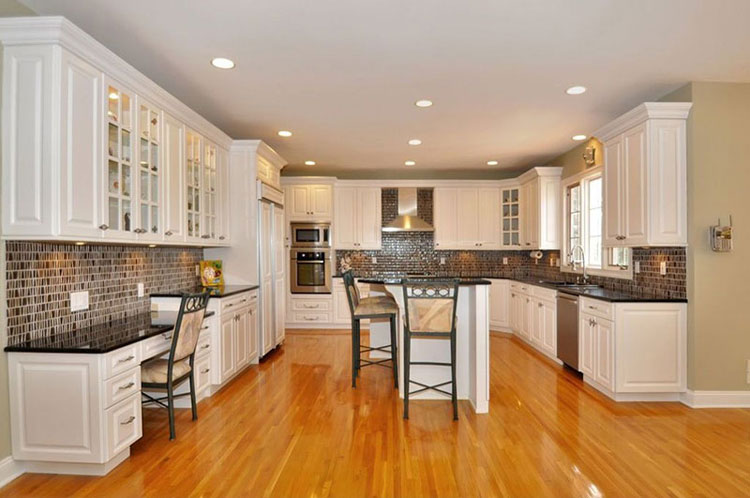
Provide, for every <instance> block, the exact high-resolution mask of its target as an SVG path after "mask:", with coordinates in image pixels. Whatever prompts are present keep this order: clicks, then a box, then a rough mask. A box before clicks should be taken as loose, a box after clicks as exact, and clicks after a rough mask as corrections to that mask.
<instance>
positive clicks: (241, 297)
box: [221, 291, 258, 313]
mask: <svg viewBox="0 0 750 498" xmlns="http://www.w3.org/2000/svg"><path fill="white" fill-rule="evenodd" d="M257 302H258V292H257V291H252V292H243V293H242V294H237V295H236V296H231V297H225V298H224V299H222V300H221V312H222V313H226V312H227V311H234V310H236V309H237V308H241V307H243V306H247V305H248V304H251V303H257Z"/></svg>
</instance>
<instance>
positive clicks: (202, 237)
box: [201, 234, 211, 239]
mask: <svg viewBox="0 0 750 498" xmlns="http://www.w3.org/2000/svg"><path fill="white" fill-rule="evenodd" d="M210 238H211V236H210V235H208V234H206V235H201V239H210Z"/></svg>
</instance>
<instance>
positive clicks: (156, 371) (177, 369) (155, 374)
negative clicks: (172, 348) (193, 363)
mask: <svg viewBox="0 0 750 498" xmlns="http://www.w3.org/2000/svg"><path fill="white" fill-rule="evenodd" d="M168 367H169V360H167V359H163V358H156V359H153V360H149V361H147V362H146V363H144V364H143V365H141V382H143V383H144V384H166V383H167V369H168ZM188 373H190V358H185V359H184V360H180V361H176V362H175V363H174V366H173V367H172V380H174V379H179V378H180V377H182V376H183V375H185V374H188Z"/></svg>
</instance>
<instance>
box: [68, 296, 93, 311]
mask: <svg viewBox="0 0 750 498" xmlns="http://www.w3.org/2000/svg"><path fill="white" fill-rule="evenodd" d="M87 309H89V291H81V292H71V293H70V311H71V312H74V311H83V310H87Z"/></svg>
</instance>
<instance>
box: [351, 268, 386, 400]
mask: <svg viewBox="0 0 750 498" xmlns="http://www.w3.org/2000/svg"><path fill="white" fill-rule="evenodd" d="M343 277H344V287H345V288H346V297H347V299H348V301H349V311H350V312H351V315H352V387H354V388H356V387H357V376H358V375H359V370H360V368H361V367H366V366H370V365H379V366H381V367H386V368H387V367H388V366H387V365H384V363H387V362H389V361H390V362H391V363H392V367H393V385H394V386H395V387H398V355H397V354H396V349H397V348H396V315H397V314H398V305H397V304H396V301H395V299H393V298H392V297H388V296H376V297H365V298H360V296H359V289H358V288H357V284H356V283H355V282H354V272H353V271H352V270H348V271H346V272H345V273H344V274H343ZM367 318H388V319H389V320H390V326H391V343H390V344H386V345H385V346H378V347H365V346H362V345H361V333H360V328H361V327H360V321H361V320H362V319H367ZM388 348H390V352H391V357H390V358H383V359H381V360H371V359H370V358H369V357H368V358H362V353H369V352H370V351H383V352H387V351H388Z"/></svg>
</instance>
